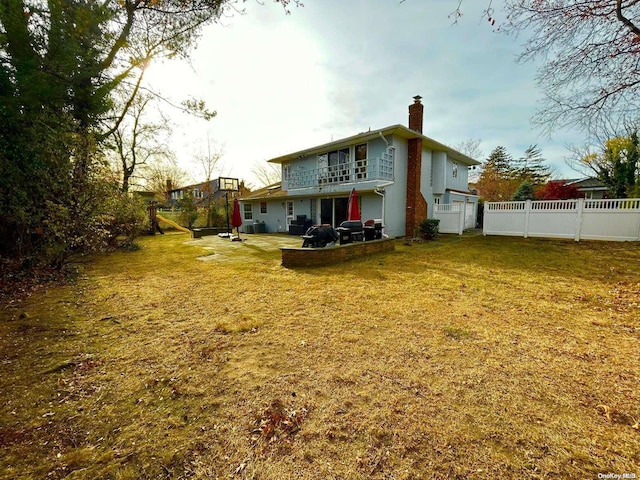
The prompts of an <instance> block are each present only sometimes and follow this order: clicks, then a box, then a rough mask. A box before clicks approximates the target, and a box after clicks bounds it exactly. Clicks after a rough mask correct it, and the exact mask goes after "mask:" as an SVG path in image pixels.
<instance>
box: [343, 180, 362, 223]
mask: <svg viewBox="0 0 640 480" xmlns="http://www.w3.org/2000/svg"><path fill="white" fill-rule="evenodd" d="M347 220H362V217H361V216H360V209H359V208H358V194H357V193H356V189H355V188H353V189H352V190H351V195H349V205H348V206H347Z"/></svg>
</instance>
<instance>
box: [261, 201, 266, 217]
mask: <svg viewBox="0 0 640 480" xmlns="http://www.w3.org/2000/svg"><path fill="white" fill-rule="evenodd" d="M260 213H262V214H265V213H267V202H260Z"/></svg>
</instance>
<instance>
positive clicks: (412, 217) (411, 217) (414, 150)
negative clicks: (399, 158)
mask: <svg viewBox="0 0 640 480" xmlns="http://www.w3.org/2000/svg"><path fill="white" fill-rule="evenodd" d="M421 98H422V97H421V96H420V95H416V96H415V97H413V104H411V105H409V129H411V130H414V131H416V132H418V133H422V121H423V111H424V106H423V105H422V103H421V102H420V100H421ZM421 173H422V138H410V139H409V141H408V148H407V205H406V208H405V236H406V237H413V236H414V235H415V234H416V230H417V229H418V227H419V226H420V223H421V222H422V221H423V220H424V219H426V218H427V201H426V200H425V199H424V197H423V196H422V193H421V192H420V177H421Z"/></svg>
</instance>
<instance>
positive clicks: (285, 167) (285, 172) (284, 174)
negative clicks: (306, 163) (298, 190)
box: [282, 164, 291, 182]
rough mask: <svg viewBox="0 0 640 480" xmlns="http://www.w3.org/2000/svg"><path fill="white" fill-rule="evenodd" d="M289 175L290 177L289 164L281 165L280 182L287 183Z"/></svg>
mask: <svg viewBox="0 0 640 480" xmlns="http://www.w3.org/2000/svg"><path fill="white" fill-rule="evenodd" d="M289 175H291V165H290V164H287V165H283V166H282V181H283V182H288V181H289Z"/></svg>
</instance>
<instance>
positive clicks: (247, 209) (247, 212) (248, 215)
mask: <svg viewBox="0 0 640 480" xmlns="http://www.w3.org/2000/svg"><path fill="white" fill-rule="evenodd" d="M242 205H243V207H242V208H243V209H244V219H245V220H253V206H252V205H251V204H250V203H243V204H242Z"/></svg>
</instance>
